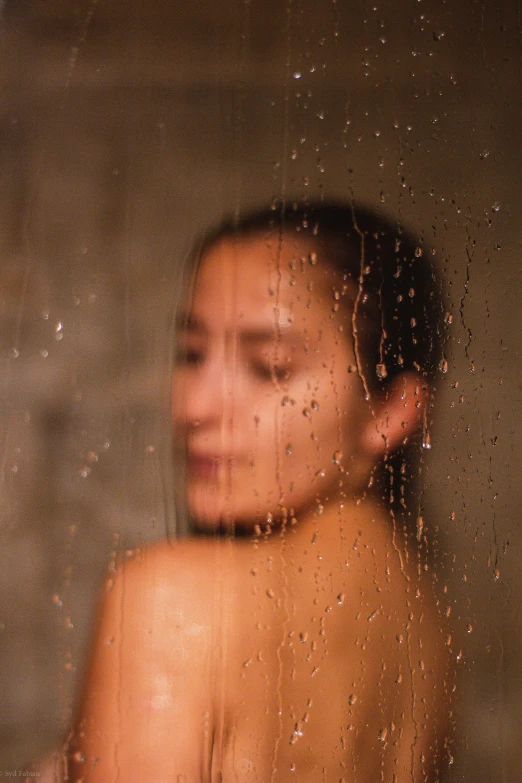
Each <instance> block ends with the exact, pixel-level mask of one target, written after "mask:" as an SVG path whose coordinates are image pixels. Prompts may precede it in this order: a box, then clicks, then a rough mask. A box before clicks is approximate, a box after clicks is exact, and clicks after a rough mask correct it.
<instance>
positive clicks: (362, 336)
mask: <svg viewBox="0 0 522 783" xmlns="http://www.w3.org/2000/svg"><path fill="white" fill-rule="evenodd" d="M283 233H284V234H285V235H287V236H288V235H290V236H291V237H293V235H294V234H295V238H296V239H303V240H304V241H305V242H307V243H308V244H312V246H314V245H315V246H316V247H317V250H318V251H322V252H321V259H323V260H324V261H325V262H326V263H328V264H329V265H330V266H331V268H332V269H333V271H334V272H335V273H336V274H337V275H338V276H339V277H340V278H341V279H342V280H345V281H348V280H350V281H352V282H353V283H355V285H356V289H357V293H356V297H355V304H354V318H353V324H354V334H353V335H352V339H353V340H354V347H355V349H356V351H355V352H356V356H357V359H358V371H359V372H360V374H361V377H362V380H363V382H364V385H365V389H366V392H367V394H368V395H371V394H372V393H377V392H379V391H380V390H382V391H384V390H385V389H386V387H387V386H388V384H389V383H390V382H391V381H392V380H393V378H394V377H396V376H397V375H399V374H400V373H402V372H407V371H414V372H416V373H418V374H419V375H420V376H421V377H423V378H425V379H426V381H427V382H428V383H430V384H431V381H432V380H433V378H434V376H435V373H436V370H437V368H438V365H439V362H440V358H441V356H440V351H441V329H440V325H441V318H442V312H443V310H442V302H441V293H440V284H439V281H438V278H437V275H436V271H435V265H434V257H433V253H432V251H431V250H430V249H429V248H427V247H426V245H425V243H424V242H423V240H422V239H421V238H420V237H416V236H415V235H414V234H413V233H411V232H408V231H407V230H406V229H405V228H404V227H403V225H402V223H401V222H399V221H394V220H393V219H390V218H387V217H385V216H383V215H381V214H380V212H377V211H376V210H373V209H371V208H369V207H365V206H360V205H358V204H355V203H342V202H323V201H320V202H309V203H305V204H299V203H293V204H286V205H284V206H281V205H278V204H275V205H273V206H272V207H270V208H268V209H262V210H259V211H254V212H250V213H248V214H246V215H244V216H235V217H234V218H230V219H227V220H225V221H224V222H223V223H221V225H219V226H218V227H217V228H216V229H214V230H213V231H211V232H210V233H208V234H207V235H206V236H205V237H204V239H203V240H202V242H201V244H200V245H199V253H198V255H199V257H201V255H203V254H204V253H205V252H206V250H208V249H209V248H210V247H211V246H212V245H214V244H215V243H216V242H218V241H220V240H221V239H223V238H226V237H231V238H237V239H239V238H241V237H245V236H248V235H258V236H259V235H261V236H264V237H266V238H267V240H270V239H279V240H280V239H281V237H282V235H283ZM312 255H313V254H312ZM310 260H311V262H312V263H313V260H314V259H313V258H312V257H311V258H310ZM352 288H353V286H352ZM426 437H427V434H426V433H424V438H426ZM427 444H429V436H428V440H427V441H425V445H427ZM415 461H416V460H415V456H414V454H413V452H412V449H411V448H408V447H406V448H404V447H403V448H401V449H400V450H399V451H396V452H395V453H394V454H391V455H387V457H386V460H385V465H384V471H383V472H382V471H381V475H380V477H379V480H378V481H377V482H376V483H377V484H380V485H381V486H382V489H383V493H384V494H385V496H386V499H387V502H388V503H389V504H390V506H391V507H394V506H398V507H403V508H406V507H407V503H406V497H407V495H408V494H409V490H410V489H411V485H412V474H413V472H414V466H415Z"/></svg>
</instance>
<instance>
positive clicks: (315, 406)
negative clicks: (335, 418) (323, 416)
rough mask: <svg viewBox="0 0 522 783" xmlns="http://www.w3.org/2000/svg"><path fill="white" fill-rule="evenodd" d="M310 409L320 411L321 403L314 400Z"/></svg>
mask: <svg viewBox="0 0 522 783" xmlns="http://www.w3.org/2000/svg"><path fill="white" fill-rule="evenodd" d="M310 407H311V408H312V410H313V411H318V410H319V403H318V402H317V400H312V402H311V403H310Z"/></svg>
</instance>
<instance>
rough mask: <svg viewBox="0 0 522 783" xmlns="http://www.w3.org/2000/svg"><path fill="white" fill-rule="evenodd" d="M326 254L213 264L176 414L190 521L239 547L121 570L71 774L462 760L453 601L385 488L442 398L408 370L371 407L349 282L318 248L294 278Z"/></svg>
mask: <svg viewBox="0 0 522 783" xmlns="http://www.w3.org/2000/svg"><path fill="white" fill-rule="evenodd" d="M310 252H314V251H313V248H311V247H309V246H304V244H303V243H297V246H296V243H295V242H293V243H292V242H290V241H286V240H284V241H283V242H282V245H280V246H279V247H278V249H277V253H276V254H274V252H273V248H271V247H270V246H267V245H266V243H264V242H263V241H261V239H260V238H259V237H250V238H248V237H247V238H244V239H242V240H241V241H239V242H235V243H232V242H231V241H228V240H223V241H221V242H220V243H219V244H218V245H217V246H214V247H213V248H211V249H210V250H209V251H208V254H207V256H206V257H205V259H203V262H202V265H201V268H200V272H199V273H198V278H197V280H196V285H195V290H194V296H193V299H192V302H191V305H190V308H189V310H188V312H187V314H186V317H185V318H184V319H183V322H182V325H181V334H180V342H181V343H182V344H183V343H184V348H183V353H182V358H181V360H180V363H179V366H178V369H177V371H176V373H175V379H174V383H173V420H174V421H173V423H174V430H175V432H176V433H177V438H178V443H179V447H180V449H181V450H185V451H186V453H187V454H188V472H187V486H186V493H187V498H188V505H189V509H190V511H191V513H192V516H193V517H194V518H195V519H196V521H197V522H198V524H199V526H200V528H201V529H202V530H204V531H206V532H207V533H210V532H212V531H216V530H217V531H220V532H221V533H225V534H226V535H220V536H218V537H215V538H213V537H201V538H195V539H193V540H187V541H175V542H172V543H170V542H168V541H165V542H162V543H159V544H157V545H155V546H152V547H148V548H145V549H144V550H143V551H141V552H137V553H136V554H135V555H134V557H132V558H130V559H126V560H125V561H124V562H122V563H121V565H120V566H119V567H118V569H117V571H116V573H115V574H114V575H112V576H111V578H110V580H109V582H108V585H107V587H106V590H105V593H104V598H103V602H102V609H101V613H100V621H99V628H98V632H97V636H96V644H95V648H94V651H93V656H92V662H91V668H90V672H89V676H88V678H87V683H86V689H85V697H84V701H83V704H82V709H81V713H80V716H79V720H78V723H77V730H76V736H75V740H74V748H73V750H72V751H71V753H72V762H71V764H72V766H71V769H72V771H73V779H82V780H85V781H86V782H87V781H89V783H91V781H103V783H111V782H112V781H114V783H115V782H116V781H125V783H134V781H136V783H138V781H140V783H141V781H155V783H180V782H181V781H187V782H192V781H194V782H195V783H196V782H197V783H207V782H208V783H217V782H218V781H225V783H233V782H234V781H238V782H239V783H257V781H260V782H261V783H269V782H270V783H272V782H273V783H283V781H284V782H285V783H286V781H291V780H294V779H295V780H296V781H300V783H317V781H325V782H326V783H339V781H343V780H344V781H346V783H348V782H350V783H374V782H375V781H379V780H383V781H397V783H402V781H408V782H409V783H424V782H425V781H431V780H433V777H431V774H432V772H431V770H432V765H433V762H435V763H436V764H438V763H443V762H441V759H442V757H443V756H444V751H443V750H442V749H441V743H440V737H441V735H442V733H443V732H444V728H445V714H444V713H445V711H446V700H445V693H446V690H447V688H446V685H445V683H444V669H445V663H444V660H445V659H444V655H443V654H442V652H441V651H442V649H443V642H442V639H443V636H442V631H441V623H440V620H439V618H438V614H437V610H436V606H435V600H434V597H433V593H432V590H431V587H430V584H429V582H428V581H427V579H426V578H425V575H424V573H423V572H422V569H420V568H419V567H418V563H417V559H416V557H415V556H414V553H413V552H411V553H410V552H408V550H407V549H406V548H405V546H404V543H403V541H402V538H401V537H400V536H399V535H398V534H397V533H396V532H395V524H394V520H393V518H392V517H391V516H390V512H389V511H387V510H386V508H385V507H384V506H383V505H382V504H379V503H377V502H376V501H375V500H374V499H373V498H372V496H371V494H370V493H369V492H368V491H367V485H368V482H369V478H370V476H371V475H372V471H373V469H374V467H375V465H376V463H377V462H378V461H379V459H381V458H382V456H383V455H384V453H385V452H386V451H388V450H390V451H393V450H394V449H395V448H397V447H398V445H400V443H401V442H402V441H403V439H404V438H405V437H409V436H410V435H411V434H412V433H413V432H414V431H415V429H416V428H417V427H418V426H419V423H420V421H421V419H422V415H423V410H424V406H425V404H426V399H427V390H426V386H425V384H423V382H422V379H420V378H418V377H417V376H416V375H415V374H410V373H404V374H403V375H402V376H401V377H400V378H399V379H397V381H396V382H395V383H394V384H392V386H391V387H390V389H388V391H387V392H386V394H383V395H382V396H381V397H375V398H372V399H371V400H368V399H367V395H365V394H364V389H363V384H362V379H361V378H360V377H359V376H358V375H357V373H356V372H351V373H347V372H346V368H347V367H349V368H353V367H356V366H357V358H358V357H357V356H356V355H355V354H354V347H353V345H352V343H351V341H350V340H348V339H345V337H344V335H343V334H342V333H343V331H345V332H346V331H347V330H348V329H349V328H350V326H351V316H350V310H349V309H348V308H347V307H343V308H340V309H339V310H338V309H335V308H334V309H332V307H331V298H332V291H334V293H335V291H336V290H337V288H338V287H339V286H338V282H339V281H338V280H336V279H334V277H333V276H332V275H331V274H330V272H329V271H328V269H327V268H321V264H320V259H319V263H316V261H317V259H316V258H315V257H314V259H313V262H314V263H313V265H312V268H310V267H309V266H308V265H307V266H306V270H305V269H304V266H303V265H302V264H301V266H302V270H303V271H302V273H301V275H300V276H299V275H297V276H296V275H294V274H293V272H292V271H288V270H294V269H295V268H296V264H295V259H296V258H298V259H299V260H302V258H303V257H305V258H306V257H307V255H308V254H309V253H310ZM231 291H233V296H231V295H230V292H231ZM274 291H276V293H277V296H276V297H275V298H274ZM334 301H337V300H336V299H334ZM340 335H341V337H340ZM303 345H304V346H305V350H304V351H303ZM316 401H318V403H317V404H316ZM314 406H315V407H314ZM290 443H291V444H292V448H289V445H288V444H290ZM292 507H293V508H295V512H296V513H295V515H294V514H293V511H292ZM267 519H268V520H269V524H267V523H266V520H267ZM270 520H272V521H271V522H270ZM234 526H235V527H237V528H239V529H241V530H242V532H243V533H244V534H245V535H244V536H242V537H236V538H233V537H232V536H230V535H228V533H232V532H233V529H234ZM74 776H76V777H74Z"/></svg>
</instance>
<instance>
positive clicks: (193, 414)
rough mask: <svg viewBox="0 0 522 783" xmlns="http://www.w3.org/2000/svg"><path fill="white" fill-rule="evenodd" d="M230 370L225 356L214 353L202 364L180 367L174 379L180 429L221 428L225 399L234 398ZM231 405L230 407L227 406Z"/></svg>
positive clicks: (176, 419) (176, 422) (174, 404)
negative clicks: (231, 396) (232, 396)
mask: <svg viewBox="0 0 522 783" xmlns="http://www.w3.org/2000/svg"><path fill="white" fill-rule="evenodd" d="M230 383H231V378H230V372H229V371H227V362H226V361H225V357H224V356H220V355H214V356H210V357H209V358H206V359H205V360H204V361H203V362H202V363H201V364H199V365H197V366H194V367H191V368H182V369H180V370H176V371H175V372H174V376H173V382H172V417H173V424H174V426H175V427H176V428H177V429H181V431H184V432H187V431H191V430H198V429H200V430H203V429H205V430H209V429H213V428H216V429H221V428H222V427H223V424H224V421H225V418H227V419H228V417H227V416H225V400H226V399H229V397H230ZM227 407H228V406H227Z"/></svg>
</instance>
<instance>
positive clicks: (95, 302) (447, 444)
mask: <svg viewBox="0 0 522 783" xmlns="http://www.w3.org/2000/svg"><path fill="white" fill-rule="evenodd" d="M516 5H517V4H516V3H515V2H514V0H513V2H510V3H504V4H498V3H493V2H492V1H487V2H484V3H478V2H473V1H472V0H464V1H463V2H460V3H458V4H455V3H450V4H442V3H440V2H435V0H428V1H425V0H423V1H422V2H413V0H411V1H410V0H408V1H406V0H399V2H390V0H385V2H377V0H376V1H375V2H366V0H359V2H357V3H353V2H349V3H348V2H343V0H337V2H336V3H333V2H327V0H317V1H316V2H312V0H302V1H301V2H299V3H298V2H296V1H295V0H293V1H292V0H288V2H275V1H274V0H264V2H261V0H251V2H249V3H246V2H245V3H239V2H231V1H230V0H214V2H210V0H201V1H200V2H194V3H186V2H185V3H182V2H180V0H174V2H172V1H171V2H167V0H165V1H164V2H163V1H161V2H160V0H149V2H146V0H131V1H130V2H125V3H123V2H121V3H118V2H115V1H111V0H97V2H96V0H82V2H73V1H72V0H34V1H33V2H29V1H28V0H27V1H26V2H15V1H14V0H13V2H9V0H6V2H4V4H3V22H2V35H1V40H0V57H1V65H0V86H1V90H2V103H1V114H0V133H1V137H0V138H1V150H2V160H3V163H2V167H1V170H0V177H1V178H2V189H1V195H2V198H1V200H0V225H1V229H2V230H1V232H0V248H1V252H2V265H1V270H0V283H1V286H2V288H1V292H2V293H1V297H0V301H1V307H0V317H1V319H2V330H1V337H0V340H1V353H0V362H1V363H2V390H3V394H2V398H1V405H2V409H1V419H0V437H1V448H0V457H1V459H2V464H1V473H0V480H1V481H2V494H1V497H2V504H1V515H2V518H1V528H0V535H1V536H2V547H1V550H0V551H1V555H0V557H1V564H0V565H1V574H2V576H1V580H0V591H1V598H2V610H1V611H2V617H1V618H0V620H1V622H2V625H0V637H1V640H2V646H1V648H0V767H5V768H9V766H11V767H12V766H17V765H23V764H25V763H26V762H28V761H29V760H30V759H31V757H33V756H34V755H35V754H38V753H40V752H42V751H44V750H45V749H46V748H47V747H49V746H51V745H52V744H53V743H55V742H56V741H57V739H58V738H59V737H60V735H61V733H62V732H63V729H64V727H65V726H67V723H68V719H69V714H70V710H71V709H72V708H73V701H72V700H73V697H74V695H75V694H76V693H77V689H78V683H79V680H80V676H81V670H82V666H83V661H84V650H85V646H86V644H87V640H88V636H89V628H90V622H91V613H92V607H93V604H94V600H95V593H96V586H97V585H98V584H99V580H100V578H101V575H102V574H103V572H104V569H105V567H106V564H107V560H108V558H109V556H110V552H111V551H114V549H115V548H117V547H118V546H122V545H123V546H127V545H131V544H133V543H134V542H135V541H137V540H147V539H150V538H154V537H157V536H160V535H164V534H165V531H166V530H167V529H168V530H169V531H170V530H172V531H173V529H174V522H173V517H172V502H171V500H170V498H171V497H172V493H171V489H170V482H171V478H170V475H171V467H172V466H171V465H170V456H169V443H168V425H167V424H166V422H167V417H168V409H167V407H168V406H167V396H168V389H167V384H168V379H167V376H166V373H165V368H166V366H167V362H168V355H169V349H170V340H169V318H170V315H171V310H172V306H173V304H174V301H175V296H176V290H177V283H178V281H179V269H180V261H181V259H182V258H183V255H184V253H185V252H186V250H187V248H188V247H189V246H190V243H191V241H192V238H193V237H194V235H195V234H196V233H198V232H200V231H202V230H204V229H205V228H206V227H207V226H208V225H209V224H210V223H212V222H214V221H215V220H216V219H219V218H220V217H221V216H222V215H223V214H224V213H225V212H230V211H232V210H235V209H238V208H246V207H248V206H250V205H253V204H259V203H265V202H267V201H269V200H271V199H273V198H274V197H278V198H281V197H284V198H289V199H291V198H301V197H304V196H306V195H308V194H309V195H310V197H317V196H318V195H319V194H320V193H325V194H327V195H330V196H331V195H334V196H340V197H350V196H352V195H354V196H355V197H356V198H357V199H359V200H362V201H367V202H370V203H373V204H380V205H381V206H382V208H383V209H384V210H386V211H387V212H388V213H391V214H399V215H400V216H401V217H402V218H403V219H404V220H405V221H406V222H407V223H409V224H411V225H413V226H418V227H420V229H421V231H422V232H423V233H424V235H425V236H426V238H427V239H428V241H430V242H432V243H433V244H434V246H435V247H436V249H437V250H438V252H439V256H440V258H441V262H442V267H443V273H444V278H445V290H446V294H447V303H448V312H451V314H452V316H453V321H452V324H451V325H450V326H448V333H447V350H448V362H449V366H448V372H447V373H446V374H445V375H444V376H441V378H440V380H439V407H438V414H439V418H438V421H437V423H436V425H435V426H434V430H433V437H432V443H433V449H432V453H430V455H429V461H428V465H427V472H426V474H425V479H424V492H423V498H422V502H423V504H425V506H426V511H425V514H424V515H425V517H426V518H427V519H428V520H429V522H428V524H429V527H430V529H431V533H432V536H433V540H434V542H435V543H434V548H435V549H436V550H437V552H436V553H437V556H438V561H439V579H440V581H441V582H444V583H447V585H448V595H449V596H450V598H449V601H450V603H451V605H452V606H453V611H452V617H454V621H455V629H454V641H453V646H454V652H455V656H457V654H458V653H460V652H461V651H462V656H461V657H460V658H459V663H458V667H459V668H460V669H461V671H462V677H461V680H460V682H459V686H458V691H459V692H460V694H461V700H460V701H459V702H458V706H457V709H456V721H457V724H458V726H459V733H458V739H457V740H456V743H455V759H456V763H455V771H454V772H453V773H452V776H451V779H452V780H459V781H461V780H466V781H467V780H469V781H474V783H477V782H478V781H484V783H485V781H490V780H505V781H510V780H516V779H518V776H519V774H520V771H521V770H522V760H521V759H520V751H519V745H520V743H519V740H518V725H519V723H520V719H521V717H522V715H521V712H522V709H521V707H520V704H521V703H522V699H521V698H520V691H521V689H522V680H521V670H520V664H519V662H518V661H519V659H520V657H521V656H520V653H521V652H522V650H521V641H520V632H519V628H518V625H519V622H520V620H519V616H520V607H521V596H520V589H519V585H518V579H517V573H518V570H519V568H520V555H519V547H520V543H521V538H522V537H521V534H520V533H519V530H518V524H517V522H518V518H519V506H520V489H519V482H518V471H517V465H518V462H517V458H518V457H519V449H518V434H517V429H518V417H517V416H516V409H517V407H518V405H519V404H520V371H519V367H520V349H519V345H518V336H519V333H520V319H519V308H520V285H521V272H520V270H521V264H520V260H519V252H520V244H521V242H520V219H519V213H520V210H519V203H520V200H521V199H520V195H521V194H520V165H519V148H518V147H519V137H520V129H521V124H522V108H521V103H520V100H519V95H520V88H521V83H520V39H521V36H522V32H521V28H520V18H519V17H518V16H517V7H516ZM374 9H376V10H374ZM60 324H61V326H60ZM57 338H59V339H57ZM45 352H47V354H46V353H45ZM472 365H473V368H474V369H473V370H472V369H471V368H472ZM159 400H162V401H163V406H162V405H159V404H158V401H159ZM166 433H167V434H166ZM496 569H498V571H497V574H496V573H495V570H496ZM464 577H466V579H465V580H464ZM497 577H498V578H497ZM53 596H54V597H53ZM468 626H471V627H472V631H471V632H468Z"/></svg>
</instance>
